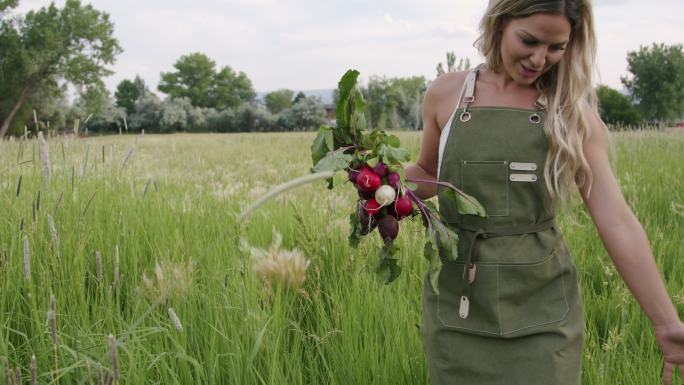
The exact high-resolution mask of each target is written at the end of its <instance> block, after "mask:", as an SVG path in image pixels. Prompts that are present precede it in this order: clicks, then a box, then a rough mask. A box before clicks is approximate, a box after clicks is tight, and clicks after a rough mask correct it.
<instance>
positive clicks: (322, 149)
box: [311, 126, 335, 165]
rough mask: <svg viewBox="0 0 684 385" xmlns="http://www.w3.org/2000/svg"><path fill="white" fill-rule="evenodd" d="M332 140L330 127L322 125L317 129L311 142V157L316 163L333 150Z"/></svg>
mask: <svg viewBox="0 0 684 385" xmlns="http://www.w3.org/2000/svg"><path fill="white" fill-rule="evenodd" d="M334 145H335V144H334V140H333V131H332V127H328V126H322V127H321V128H319V129H318V135H316V139H314V141H313V144H311V159H312V160H313V164H314V165H316V164H317V163H318V161H320V160H321V159H322V158H324V157H325V156H326V155H327V154H328V153H329V152H330V151H333V150H334Z"/></svg>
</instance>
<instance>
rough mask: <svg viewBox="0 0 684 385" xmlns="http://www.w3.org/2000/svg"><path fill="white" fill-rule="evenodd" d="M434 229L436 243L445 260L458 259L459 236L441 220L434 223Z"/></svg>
mask: <svg viewBox="0 0 684 385" xmlns="http://www.w3.org/2000/svg"><path fill="white" fill-rule="evenodd" d="M432 229H433V234H434V237H435V243H436V246H437V250H438V251H439V254H440V255H442V256H444V258H445V259H448V260H451V261H455V260H457V259H458V234H456V233H455V232H454V231H453V230H452V229H451V228H449V227H448V225H446V224H445V223H444V222H442V221H441V220H437V219H435V220H433V221H432Z"/></svg>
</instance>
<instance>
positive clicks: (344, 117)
mask: <svg viewBox="0 0 684 385" xmlns="http://www.w3.org/2000/svg"><path fill="white" fill-rule="evenodd" d="M358 77H359V71H357V70H352V69H350V70H347V72H345V74H344V75H342V79H340V81H339V83H338V84H337V89H338V91H339V97H340V98H339V100H338V102H337V111H336V115H335V119H336V122H337V126H338V127H344V128H348V127H350V121H349V115H350V107H351V106H350V103H349V100H350V98H351V95H352V90H353V89H354V87H355V86H356V79H357V78H358Z"/></svg>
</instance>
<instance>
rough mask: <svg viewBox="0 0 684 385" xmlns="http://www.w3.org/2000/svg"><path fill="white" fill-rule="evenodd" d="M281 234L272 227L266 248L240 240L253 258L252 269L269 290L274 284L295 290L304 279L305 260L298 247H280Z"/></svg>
mask: <svg viewBox="0 0 684 385" xmlns="http://www.w3.org/2000/svg"><path fill="white" fill-rule="evenodd" d="M281 243H282V236H281V235H280V233H278V232H277V231H276V230H275V228H274V229H273V243H272V244H271V246H270V248H269V249H268V250H264V249H260V248H257V247H252V246H248V245H247V244H246V242H245V241H244V240H243V241H242V247H243V249H244V248H246V249H247V250H249V253H250V254H251V256H252V258H253V259H254V271H255V273H256V275H257V277H259V278H260V279H261V280H262V281H263V282H264V284H265V285H266V287H267V288H268V289H269V290H270V289H271V288H273V287H275V286H281V287H284V288H286V289H294V290H297V289H299V288H301V287H302V285H303V284H304V281H305V280H306V269H307V268H308V267H309V262H310V261H309V260H307V259H306V258H305V257H304V255H303V254H302V252H301V251H299V250H298V249H292V250H284V249H281V248H280V246H281Z"/></svg>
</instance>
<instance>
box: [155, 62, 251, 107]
mask: <svg viewBox="0 0 684 385" xmlns="http://www.w3.org/2000/svg"><path fill="white" fill-rule="evenodd" d="M173 66H174V68H176V71H175V72H166V73H165V72H162V73H161V82H160V83H159V86H158V87H157V88H158V89H159V91H161V92H163V93H165V94H168V95H170V96H172V97H174V98H180V97H188V98H190V101H191V102H192V105H193V106H196V107H213V108H217V109H225V108H231V107H238V106H239V105H241V104H242V103H244V102H249V101H252V100H254V98H255V97H256V92H254V89H253V88H252V82H251V81H250V80H249V78H247V75H245V73H244V72H240V73H238V74H236V73H235V71H233V69H232V68H230V67H228V66H226V67H223V68H221V70H220V71H218V72H217V71H216V63H215V62H214V61H213V60H211V59H210V58H209V57H208V56H207V55H205V54H203V53H199V52H197V53H192V54H189V55H184V56H181V58H180V59H178V61H176V63H175V64H174V65H173Z"/></svg>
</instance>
